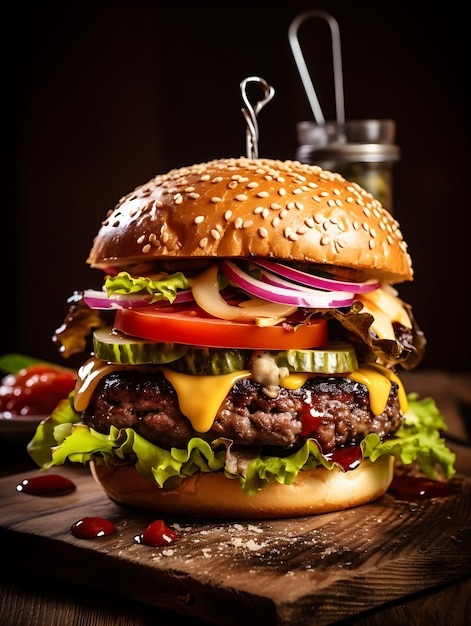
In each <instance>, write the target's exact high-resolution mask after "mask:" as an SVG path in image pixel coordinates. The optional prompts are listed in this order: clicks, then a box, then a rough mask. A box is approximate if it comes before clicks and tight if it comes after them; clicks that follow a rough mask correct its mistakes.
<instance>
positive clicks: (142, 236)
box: [137, 235, 145, 245]
mask: <svg viewBox="0 0 471 626" xmlns="http://www.w3.org/2000/svg"><path fill="white" fill-rule="evenodd" d="M144 239H145V236H144V235H141V236H140V237H138V238H137V243H138V244H139V245H141V243H144Z"/></svg>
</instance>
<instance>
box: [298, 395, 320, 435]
mask: <svg viewBox="0 0 471 626" xmlns="http://www.w3.org/2000/svg"><path fill="white" fill-rule="evenodd" d="M313 413H314V409H313V407H312V406H310V405H309V404H307V403H305V404H303V409H302V411H301V415H300V418H301V423H302V425H303V427H302V430H301V433H300V435H301V437H308V436H309V435H311V434H312V433H313V432H315V431H316V430H317V429H318V428H319V426H320V425H321V418H320V417H316V416H315V415H313Z"/></svg>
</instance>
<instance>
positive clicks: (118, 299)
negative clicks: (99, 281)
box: [83, 289, 193, 310]
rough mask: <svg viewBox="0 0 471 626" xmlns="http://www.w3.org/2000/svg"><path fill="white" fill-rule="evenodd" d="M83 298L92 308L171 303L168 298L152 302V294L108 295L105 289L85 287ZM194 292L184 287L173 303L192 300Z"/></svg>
mask: <svg viewBox="0 0 471 626" xmlns="http://www.w3.org/2000/svg"><path fill="white" fill-rule="evenodd" d="M83 300H84V302H85V304H86V305H87V306H88V307H89V308H90V309H102V310H108V309H133V308H141V307H145V306H159V305H160V304H162V305H165V304H169V301H168V300H165V299H164V300H157V301H156V302H151V300H152V294H150V293H146V294H114V295H112V296H109V297H108V296H107V294H106V292H105V291H98V290H96V289H85V291H84V292H83ZM192 300H193V294H192V293H191V289H184V290H182V291H179V292H177V296H176V298H175V300H174V301H173V303H172V304H178V303H180V302H191V301H192Z"/></svg>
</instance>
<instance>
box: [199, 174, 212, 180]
mask: <svg viewBox="0 0 471 626" xmlns="http://www.w3.org/2000/svg"><path fill="white" fill-rule="evenodd" d="M210 178H211V176H210V175H209V174H203V176H201V178H200V180H203V181H206V180H209V179H210Z"/></svg>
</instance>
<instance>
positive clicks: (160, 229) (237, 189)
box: [87, 157, 413, 283]
mask: <svg viewBox="0 0 471 626" xmlns="http://www.w3.org/2000/svg"><path fill="white" fill-rule="evenodd" d="M254 256H255V257H264V258H274V259H281V260H291V261H296V262H306V263H316V264H322V265H333V266H340V267H343V268H349V269H350V270H359V271H360V272H359V273H360V274H361V275H362V277H363V278H365V277H367V276H379V277H380V278H381V279H383V280H385V281H387V282H390V283H398V282H402V281H405V280H412V279H413V270H412V265H411V259H410V256H409V254H408V252H407V244H406V242H405V241H404V239H403V237H402V233H401V231H400V229H399V224H398V222H397V221H396V220H395V219H394V218H393V217H392V215H391V214H390V213H389V212H388V211H387V210H386V209H384V208H383V207H382V205H381V204H380V203H379V202H378V201H377V200H375V199H374V198H373V196H372V195H371V194H370V193H368V192H367V191H365V190H364V189H362V188H361V187H360V186H359V185H358V184H356V183H352V182H348V181H346V180H345V179H344V178H343V177H342V176H340V175H339V174H334V173H332V172H328V171H325V170H322V169H321V168H320V167H318V166H313V165H306V164H302V163H299V162H296V161H276V160H271V159H247V158H244V157H241V158H231V159H216V160H213V161H210V162H208V163H200V164H196V165H192V166H189V167H182V168H180V169H174V170H171V171H170V172H168V173H167V174H163V175H158V176H156V177H155V178H153V179H152V180H150V181H149V182H147V183H146V184H144V185H141V186H140V187H137V188H136V189H135V190H134V191H133V192H132V193H130V194H128V195H127V196H125V197H124V198H122V199H121V200H120V202H119V203H118V204H117V206H116V207H115V208H114V209H113V210H112V211H110V212H109V214H108V215H107V217H106V219H105V221H104V222H103V223H102V225H101V228H100V230H99V232H98V234H97V236H96V237H95V240H94V242H93V246H92V249H91V251H90V254H89V257H88V259H87V262H88V263H89V264H90V265H91V266H92V267H98V268H103V269H105V268H110V267H115V268H120V269H123V268H126V267H130V266H131V265H132V264H140V263H152V264H154V265H156V266H157V267H159V265H160V266H161V267H166V268H169V267H170V268H171V267H172V266H173V267H175V269H177V268H178V267H179V266H181V264H182V262H183V260H184V259H187V260H188V259H191V260H192V262H195V261H196V260H197V259H199V260H201V261H204V260H207V259H210V258H214V257H254Z"/></svg>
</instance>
